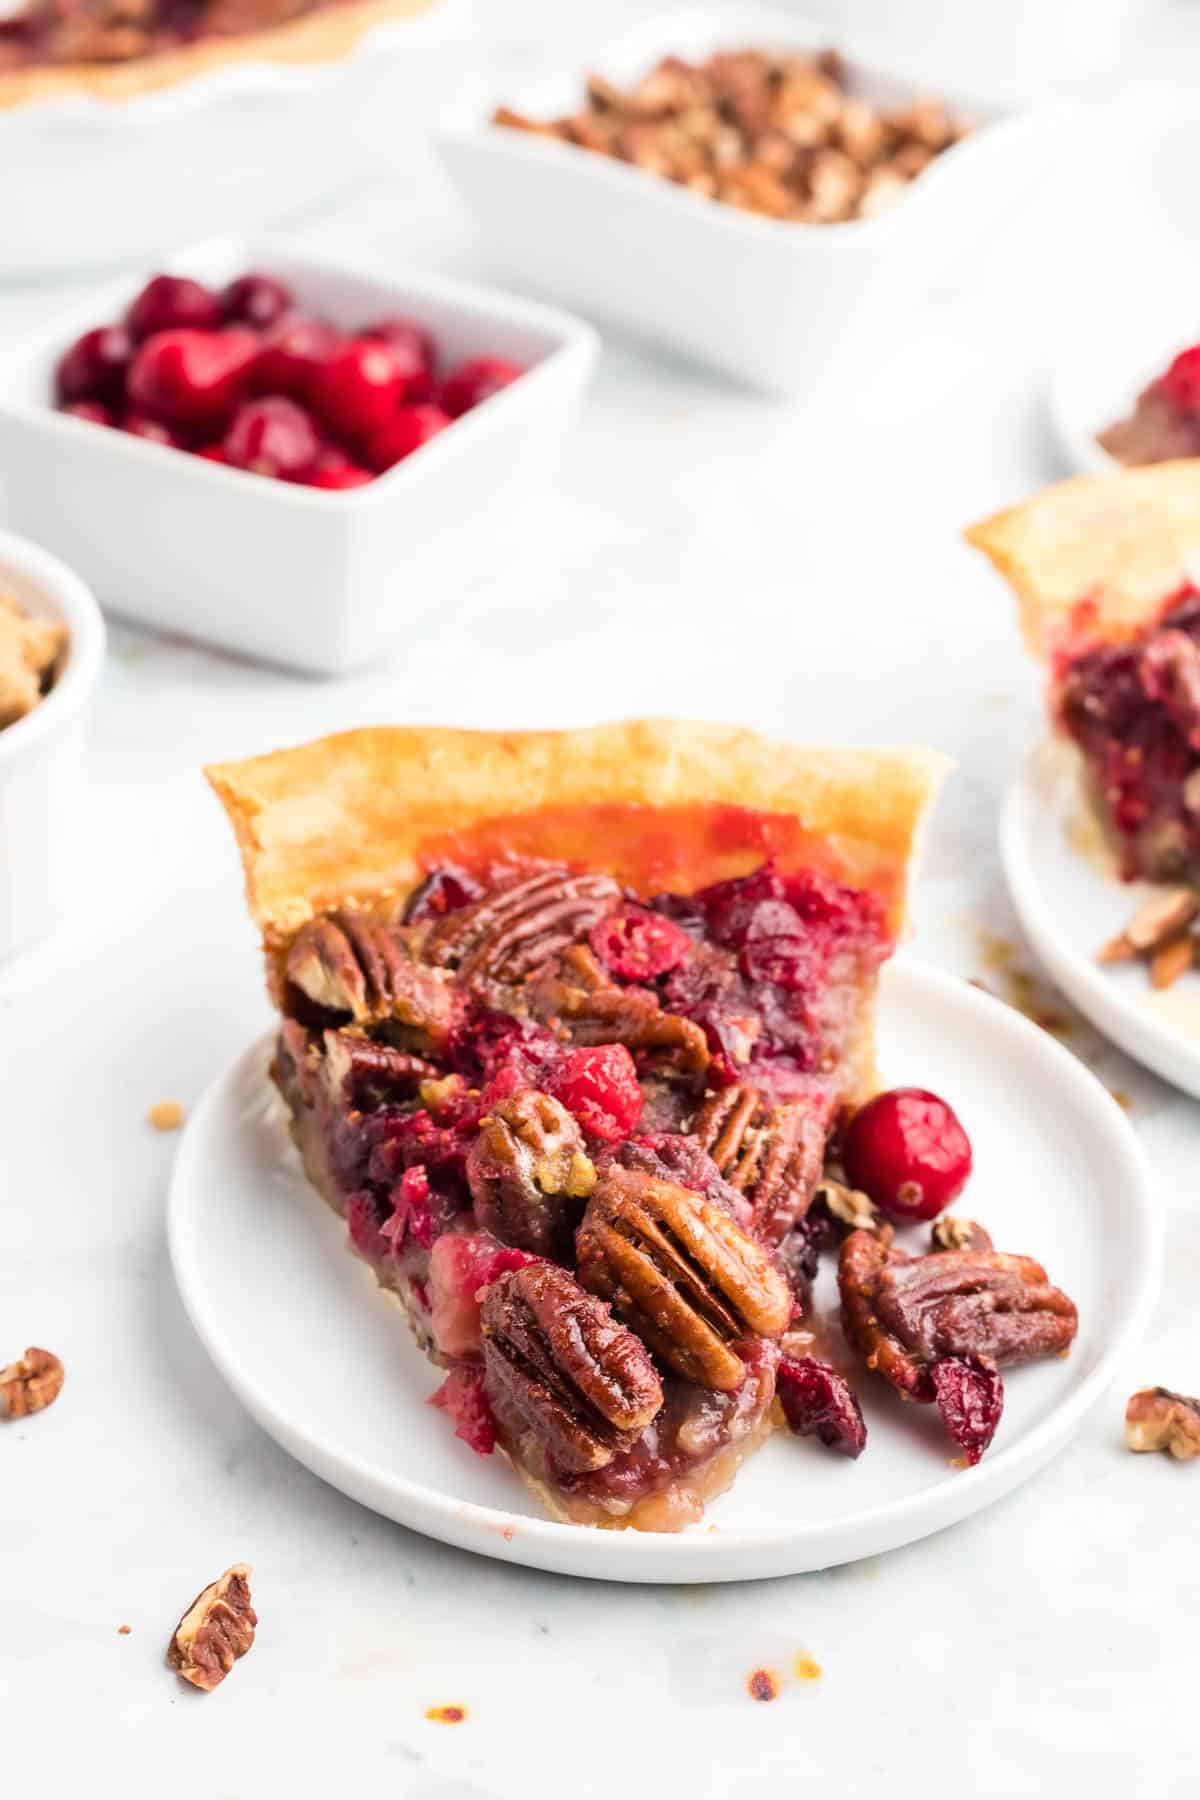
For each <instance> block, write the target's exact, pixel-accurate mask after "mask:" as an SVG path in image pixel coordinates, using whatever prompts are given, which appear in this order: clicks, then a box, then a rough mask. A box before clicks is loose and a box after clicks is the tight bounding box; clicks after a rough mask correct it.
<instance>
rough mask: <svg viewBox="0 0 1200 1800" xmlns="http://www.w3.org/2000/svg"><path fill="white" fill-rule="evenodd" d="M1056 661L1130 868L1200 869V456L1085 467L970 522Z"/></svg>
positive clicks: (1055, 671)
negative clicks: (1092, 472) (1105, 471)
mask: <svg viewBox="0 0 1200 1800" xmlns="http://www.w3.org/2000/svg"><path fill="white" fill-rule="evenodd" d="M967 539H968V542H970V543H971V544H974V545H975V546H976V548H978V549H980V550H982V551H984V553H985V554H986V555H987V556H988V557H989V558H990V559H991V561H992V562H993V563H994V564H995V566H996V567H997V568H998V569H999V570H1000V572H1001V574H1002V575H1004V576H1005V577H1006V578H1007V580H1008V581H1009V583H1010V585H1011V586H1012V587H1013V589H1014V590H1015V592H1016V596H1017V602H1018V605H1019V607H1020V615H1021V625H1022V629H1023V631H1024V634H1025V638H1026V641H1027V643H1028V644H1029V646H1030V648H1031V649H1032V650H1033V651H1034V653H1035V654H1036V655H1037V656H1039V657H1040V658H1041V659H1042V660H1043V661H1044V662H1045V663H1046V665H1047V667H1048V670H1049V676H1050V709H1051V713H1052V716H1053V718H1054V722H1055V724H1056V726H1057V727H1058V728H1059V729H1060V730H1061V731H1062V732H1063V733H1064V734H1065V735H1066V737H1067V738H1068V739H1069V740H1070V741H1071V742H1072V743H1074V745H1075V746H1076V747H1077V749H1078V751H1079V753H1080V756H1081V758H1082V761H1083V766H1084V770H1085V774H1086V783H1087V791H1088V794H1089V797H1090V801H1091V803H1092V805H1093V806H1094V808H1095V810H1096V813H1097V815H1098V817H1099V819H1100V821H1101V823H1102V825H1103V827H1104V829H1105V832H1106V834H1107V836H1108V838H1109V839H1110V841H1111V843H1112V845H1113V847H1114V849H1115V851H1116V854H1117V857H1118V860H1119V863H1120V867H1121V871H1122V873H1123V874H1124V875H1125V877H1126V878H1128V879H1133V878H1134V877H1142V878H1143V879H1145V880H1147V881H1166V882H1177V883H1178V882H1182V883H1187V884H1189V885H1195V884H1196V883H1197V882H1198V881H1200V588H1198V587H1197V586H1196V585H1195V584H1194V580H1193V577H1195V578H1196V579H1200V461H1188V462H1175V463H1161V464H1158V465H1156V466H1155V467H1153V468H1146V469H1130V470H1123V471H1121V472H1119V473H1114V474H1110V475H1099V476H1085V477H1082V478H1080V479H1077V480H1074V481H1066V482H1063V483H1061V484H1060V485H1059V486H1057V487H1052V488H1048V489H1046V491H1045V492H1044V493H1041V494H1038V495H1035V497H1034V498H1033V499H1032V500H1029V501H1027V502H1026V503H1025V504H1024V505H1023V506H1017V507H1013V508H1012V509H1011V510H1010V511H1008V512H1004V513H999V514H997V515H996V516H995V517H994V518H991V519H985V520H984V521H983V522H982V523H981V524H979V525H975V526H972V528H971V529H970V530H969V531H968V532H967Z"/></svg>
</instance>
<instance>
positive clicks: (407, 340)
mask: <svg viewBox="0 0 1200 1800" xmlns="http://www.w3.org/2000/svg"><path fill="white" fill-rule="evenodd" d="M359 336H360V337H365V338H378V339H379V340H380V341H381V342H382V343H385V344H386V345H387V346H388V348H389V349H390V350H393V351H395V353H396V356H397V357H398V358H399V361H400V363H401V366H402V367H403V370H404V398H405V399H406V400H407V401H409V402H410V404H414V405H415V404H416V402H417V401H419V400H428V399H429V397H430V395H431V394H432V393H433V378H434V372H435V370H436V368H437V345H436V344H435V342H434V338H433V333H432V332H431V331H426V330H425V328H424V326H423V325H416V324H414V323H413V321H412V320H411V319H379V320H378V321H377V322H376V323H375V324H374V325H368V326H367V328H366V330H365V331H362V332H360V333H359Z"/></svg>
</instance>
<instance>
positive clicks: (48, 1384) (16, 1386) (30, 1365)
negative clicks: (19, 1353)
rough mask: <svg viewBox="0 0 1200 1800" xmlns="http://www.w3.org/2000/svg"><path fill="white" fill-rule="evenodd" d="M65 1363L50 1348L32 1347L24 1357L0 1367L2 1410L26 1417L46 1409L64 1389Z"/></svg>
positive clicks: (8, 1414)
mask: <svg viewBox="0 0 1200 1800" xmlns="http://www.w3.org/2000/svg"><path fill="white" fill-rule="evenodd" d="M62 1384H63V1366H62V1364H61V1363H60V1362H59V1360H58V1358H57V1356H55V1355H54V1354H53V1352H52V1351H50V1350H39V1349H37V1348H36V1347H35V1346H31V1347H30V1348H29V1349H28V1350H26V1352H25V1354H24V1356H23V1357H22V1358H21V1359H20V1360H19V1361H18V1362H15V1363H9V1365H8V1367H7V1368H6V1369H0V1413H4V1414H7V1416H8V1417H9V1418H10V1419H24V1418H26V1417H27V1416H28V1415H29V1414H30V1413H36V1412H44V1411H45V1409H46V1407H48V1406H53V1405H54V1402H55V1401H56V1400H57V1399H58V1396H59V1394H60V1393H61V1392H62Z"/></svg>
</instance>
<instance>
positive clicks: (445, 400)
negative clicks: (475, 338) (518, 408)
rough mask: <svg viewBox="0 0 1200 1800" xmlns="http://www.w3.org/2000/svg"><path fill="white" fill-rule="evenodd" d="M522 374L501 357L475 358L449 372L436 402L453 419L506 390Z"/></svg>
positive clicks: (522, 371)
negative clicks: (438, 402)
mask: <svg viewBox="0 0 1200 1800" xmlns="http://www.w3.org/2000/svg"><path fill="white" fill-rule="evenodd" d="M524 373H525V371H524V370H523V369H520V368H518V367H517V365H516V363H512V362H506V361H505V360H504V358H503V357H501V356H475V357H472V358H471V360H470V361H469V362H464V363H460V364H459V365H458V367H457V368H456V369H451V371H450V373H449V375H447V377H446V379H445V381H443V383H442V385H441V390H440V392H439V394H438V400H439V401H440V403H441V405H442V407H443V408H444V410H445V411H446V412H448V413H449V414H450V417H451V418H452V419H457V418H460V417H461V416H462V414H463V413H465V412H470V410H471V408H472V407H473V406H478V405H480V403H481V402H482V401H484V400H487V399H489V398H490V397H491V395H493V394H498V393H499V392H500V390H501V388H506V387H509V386H510V385H511V384H512V383H513V382H514V381H516V379H517V377H518V376H519V375H523V374H524Z"/></svg>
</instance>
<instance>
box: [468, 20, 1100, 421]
mask: <svg viewBox="0 0 1200 1800" xmlns="http://www.w3.org/2000/svg"><path fill="white" fill-rule="evenodd" d="M845 37H846V34H845V33H839V38H841V39H842V40H843V42H842V43H840V44H839V47H838V48H837V49H830V48H829V47H828V30H827V27H824V26H821V25H817V24H813V23H807V22H805V21H804V20H803V19H802V18H799V17H796V16H791V15H788V14H784V13H780V12H778V11H776V12H771V11H767V10H760V9H758V8H757V7H736V8H734V7H729V6H725V7H717V8H696V9H686V10H682V11H677V12H674V13H670V14H665V15H662V16H660V17H659V18H657V19H652V20H647V21H644V22H643V23H642V24H641V25H639V26H638V27H637V28H636V29H635V30H634V31H633V32H632V33H630V34H628V35H627V36H625V37H624V38H622V39H621V40H620V41H619V42H618V43H616V44H615V45H613V46H611V47H610V48H609V49H608V50H606V51H603V52H601V54H600V55H599V56H598V57H597V59H596V64H595V72H593V73H590V74H588V75H586V76H581V74H580V73H579V72H578V71H573V72H571V73H570V74H568V75H566V76H565V77H563V78H562V79H559V80H557V81H554V82H550V83H546V84H542V85H541V86H538V87H533V88H531V89H530V90H529V91H527V92H526V93H524V94H521V95H517V96H515V97H514V96H508V97H507V98H506V101H505V103H504V104H502V105H497V106H494V108H493V110H492V111H491V114H490V117H489V116H488V112H487V108H486V107H484V106H481V105H479V104H478V103H476V104H473V105H472V104H470V103H464V104H463V105H461V106H460V107H459V108H458V109H457V111H456V113H455V114H454V115H453V116H452V117H451V118H449V119H447V120H446V121H444V122H443V124H442V126H441V128H440V129H439V131H438V132H437V133H436V142H437V146H438V150H439V153H440V155H441V158H442V160H443V163H444V165H445V168H446V170H447V172H448V174H449V175H450V178H451V180H452V181H453V183H454V185H455V186H456V188H457V190H458V192H459V194H460V196H461V197H462V199H463V201H464V202H465V204H466V206H467V208H468V210H469V211H470V213H471V214H472V217H473V220H474V223H475V225H476V228H477V229H478V231H479V232H480V234H481V236H482V238H483V239H484V241H485V243H486V245H487V248H488V250H489V253H490V254H491V256H492V258H493V260H494V261H495V262H496V263H497V264H498V265H499V266H502V267H503V268H504V270H505V271H506V273H507V274H508V276H509V277H510V278H511V279H513V280H515V281H518V282H520V283H522V284H524V285H525V286H527V287H528V288H529V289H531V290H536V291H538V292H542V293H546V294H549V295H553V296H555V297H556V298H558V299H560V300H562V301H567V302H569V303H570V304H571V305H573V306H575V307H577V308H579V309H580V310H582V311H584V312H585V313H587V314H590V315H591V316H593V317H595V318H597V319H599V320H600V321H602V322H604V323H606V324H609V325H612V326H614V327H616V328H617V329H619V330H625V331H629V332H632V333H634V334H636V335H638V336H641V337H644V338H647V339H651V340H653V341H656V342H658V343H660V344H664V345H666V346H667V347H668V348H670V349H671V350H673V351H677V352H682V353H684V354H685V355H688V356H690V357H693V358H695V359H697V360H699V361H701V362H705V363H708V364H710V365H712V366H714V367H716V368H718V369H721V370H723V371H725V372H726V373H728V374H731V375H733V376H735V377H737V378H738V379H741V380H743V381H746V382H748V383H750V384H752V385H754V386H757V387H761V388H764V389H767V390H769V391H774V392H779V393H806V394H807V393H811V392H812V391H813V390H814V389H816V388H817V387H818V386H820V385H821V384H822V383H823V382H825V381H826V380H827V379H829V378H830V377H836V375H837V373H838V371H839V369H840V368H841V367H842V366H843V363H844V359H847V358H849V357H856V356H859V355H860V354H861V352H862V350H863V348H864V346H865V345H866V344H868V343H869V341H870V340H871V338H874V339H875V341H877V342H885V341H886V340H887V337H888V335H889V333H891V332H892V331H894V328H895V323H896V317H897V313H898V310H899V309H900V308H901V307H902V306H910V305H911V304H912V303H913V302H914V301H916V300H919V299H920V298H921V296H922V295H924V294H925V293H927V292H928V291H929V289H930V288H931V287H932V286H933V285H935V284H936V283H937V282H938V281H939V280H941V279H942V278H943V277H944V275H945V274H946V273H947V271H948V270H949V269H950V267H951V266H952V265H953V264H954V263H959V262H963V261H965V260H967V259H969V258H970V256H971V254H972V252H973V251H974V250H976V249H978V247H979V246H980V245H981V244H982V243H984V242H985V241H986V240H987V239H988V238H989V237H990V236H991V235H993V233H994V232H995V230H996V228H997V227H998V226H999V225H1000V224H1001V223H1002V222H1003V221H1004V220H1006V219H1007V218H1008V217H1010V216H1012V215H1015V214H1016V213H1018V212H1019V211H1020V210H1021V207H1022V205H1023V203H1025V202H1026V201H1027V199H1028V197H1029V195H1030V193H1031V191H1032V190H1033V189H1034V188H1035V187H1036V186H1037V184H1038V183H1039V182H1044V181H1045V179H1046V177H1047V174H1048V172H1049V171H1050V170H1051V169H1052V168H1053V167H1054V165H1055V163H1056V162H1057V160H1058V158H1059V157H1060V155H1061V153H1062V140H1063V138H1064V136H1065V134H1066V133H1068V132H1069V131H1070V130H1071V129H1072V128H1073V126H1077V124H1078V121H1079V117H1080V112H1081V108H1080V107H1079V105H1078V104H1077V103H1069V102H1060V103H1046V104H1044V105H1041V106H1038V107H1034V108H1031V109H1028V110H1024V111H1014V110H1011V109H1005V108H1002V107H996V106H983V105H980V104H977V103H972V102H970V101H968V100H967V99H965V98H964V97H963V96H961V95H955V96H938V97H935V96H933V95H931V94H930V93H929V92H928V91H927V89H926V88H925V87H923V86H922V85H921V83H920V82H919V81H918V80H914V79H912V78H910V77H909V76H907V75H903V74H901V73H900V72H899V71H898V70H897V68H896V66H895V64H894V62H892V61H890V60H889V61H885V60H883V59H882V58H880V57H878V56H874V57H873V56H872V55H871V53H870V52H869V50H867V49H866V48H865V47H860V46H859V45H857V44H850V43H846V42H845V41H844V40H845Z"/></svg>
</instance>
